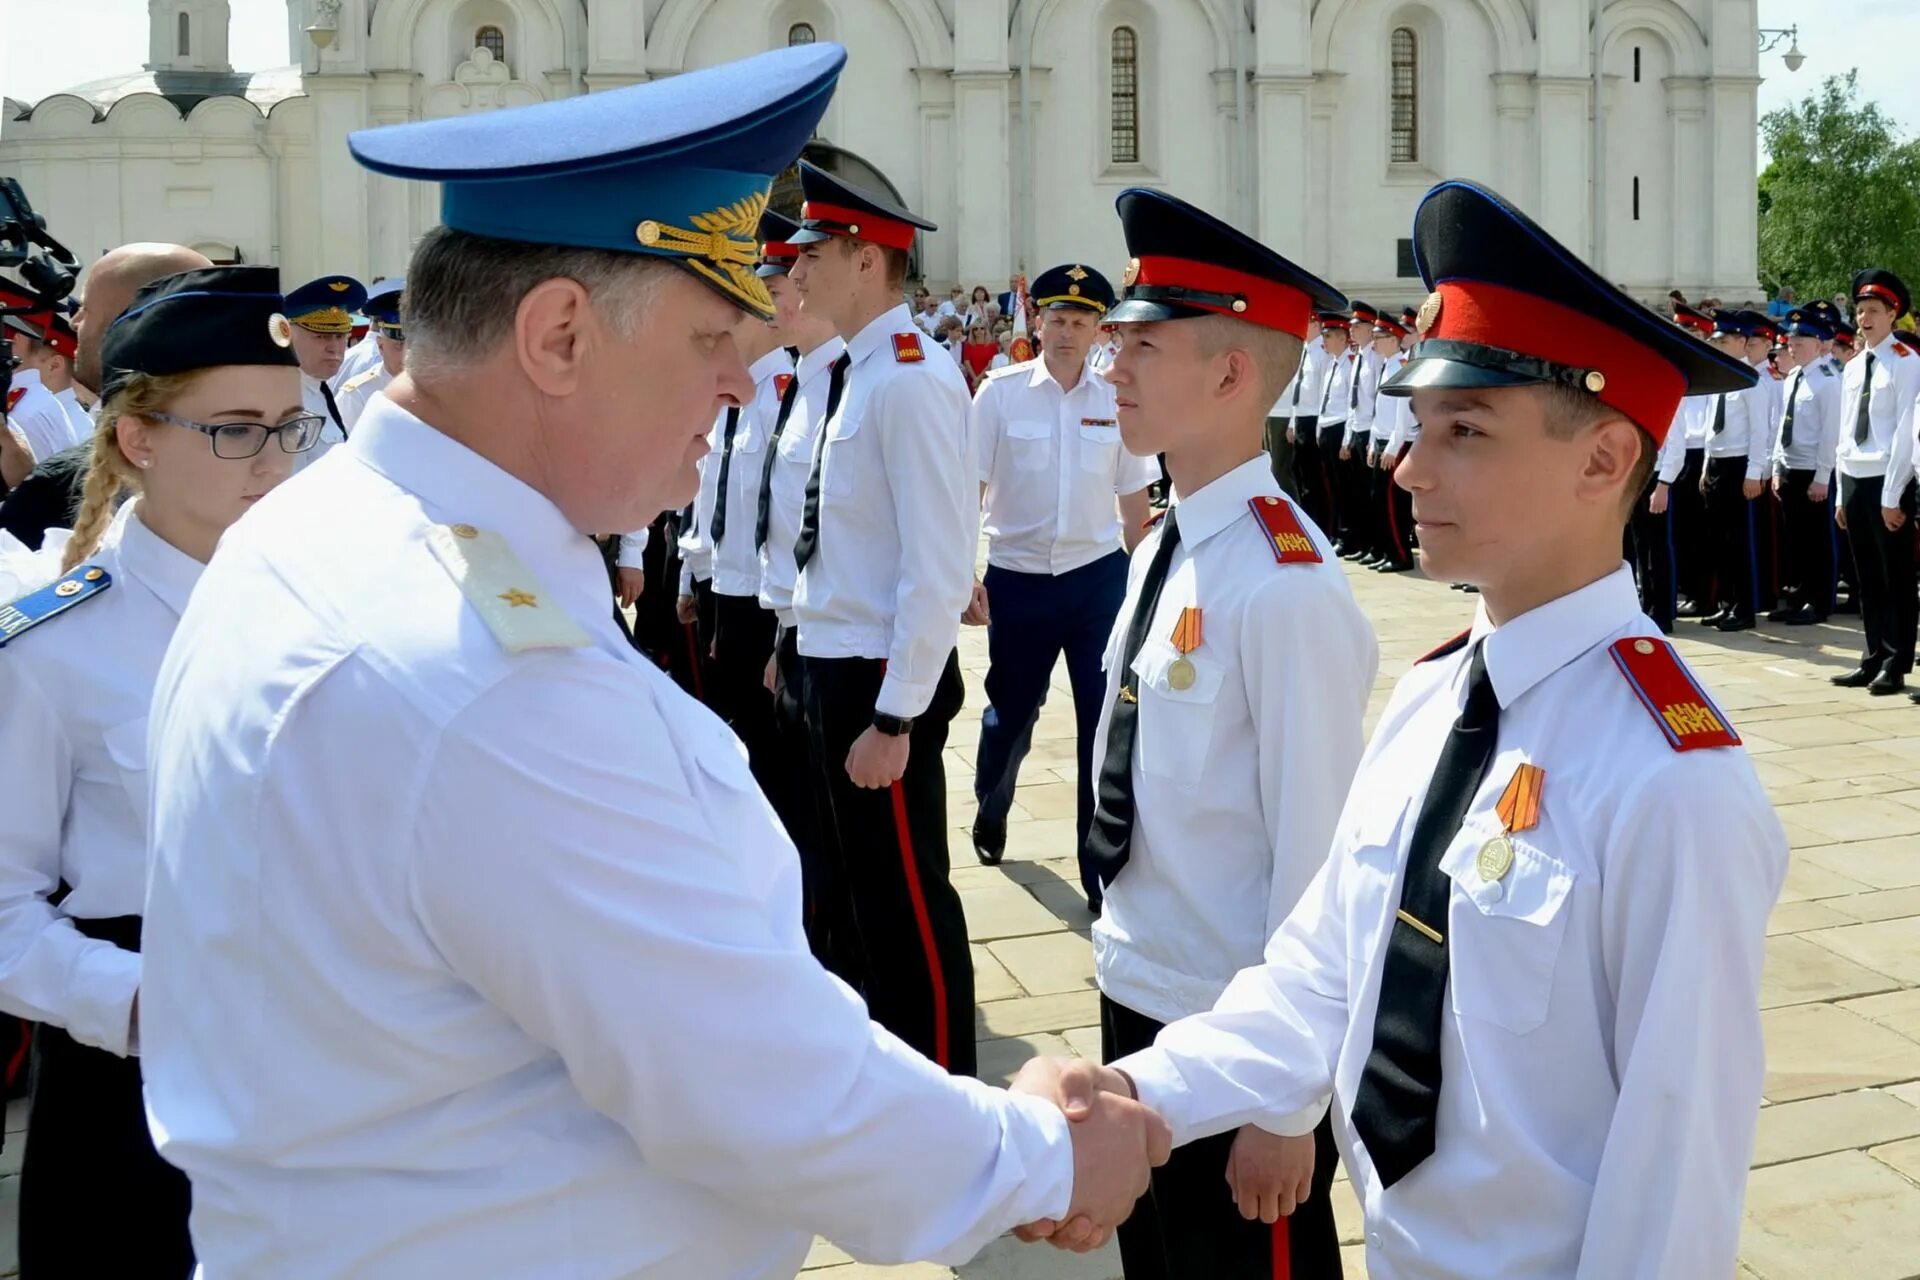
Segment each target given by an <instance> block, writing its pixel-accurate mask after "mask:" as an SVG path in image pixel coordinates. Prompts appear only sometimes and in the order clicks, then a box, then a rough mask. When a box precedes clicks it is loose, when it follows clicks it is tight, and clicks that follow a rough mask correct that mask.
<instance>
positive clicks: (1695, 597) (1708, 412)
mask: <svg viewBox="0 0 1920 1280" xmlns="http://www.w3.org/2000/svg"><path fill="white" fill-rule="evenodd" d="M1673 319H1674V323H1675V324H1678V325H1679V326H1680V327H1681V328H1683V329H1685V330H1686V331H1687V332H1689V333H1691V334H1693V335H1695V336H1696V337H1701V338H1708V337H1711V336H1712V334H1713V317H1712V316H1710V315H1708V314H1707V313H1706V312H1704V311H1699V310H1696V309H1695V308H1693V307H1690V306H1687V305H1686V304H1685V303H1676V304H1675V305H1674V308H1673ZM1679 412H1680V416H1681V419H1683V420H1684V425H1685V428H1686V435H1685V439H1683V440H1681V441H1679V442H1677V444H1676V446H1675V447H1676V448H1677V449H1678V450H1679V453H1678V459H1679V461H1678V467H1677V469H1674V470H1671V471H1670V470H1669V468H1668V467H1667V466H1666V465H1665V458H1664V455H1663V458H1662V463H1661V466H1660V471H1659V477H1660V481H1661V483H1664V484H1665V485H1667V486H1668V489H1669V493H1668V499H1669V500H1670V503H1671V510H1670V512H1669V515H1670V523H1671V525H1672V531H1673V550H1674V590H1675V592H1676V599H1675V601H1674V608H1675V616H1676V617H1681V618H1698V617H1703V616H1704V615H1705V614H1706V613H1708V612H1709V607H1708V603H1709V600H1708V598H1709V596H1710V595H1711V594H1712V592H1711V586H1712V577H1713V570H1712V568H1711V563H1712V561H1711V556H1710V552H1711V548H1712V540H1711V537H1710V535H1709V534H1708V532H1707V524H1706V502H1705V500H1704V499H1703V498H1702V497H1701V495H1700V478H1701V476H1702V475H1703V474H1705V472H1706V468H1707V434H1708V428H1709V427H1710V426H1711V425H1712V420H1713V399H1712V397H1709V396H1687V397H1685V398H1684V399H1682V400H1681V402H1680V411H1679ZM1677 425H1680V424H1679V423H1678V422H1676V426H1677ZM1649 612H1652V611H1651V610H1649ZM1653 617H1654V620H1655V621H1660V620H1661V619H1660V615H1659V614H1658V613H1653Z"/></svg>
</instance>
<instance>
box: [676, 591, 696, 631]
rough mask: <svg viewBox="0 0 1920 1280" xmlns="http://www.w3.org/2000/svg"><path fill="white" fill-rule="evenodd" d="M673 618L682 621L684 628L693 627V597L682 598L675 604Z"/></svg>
mask: <svg viewBox="0 0 1920 1280" xmlns="http://www.w3.org/2000/svg"><path fill="white" fill-rule="evenodd" d="M673 616H674V617H676V618H678V619H680V623H681V625H682V626H687V627H690V626H692V625H693V597H692V596H681V597H680V598H679V599H678V600H675V601H674V602H673Z"/></svg>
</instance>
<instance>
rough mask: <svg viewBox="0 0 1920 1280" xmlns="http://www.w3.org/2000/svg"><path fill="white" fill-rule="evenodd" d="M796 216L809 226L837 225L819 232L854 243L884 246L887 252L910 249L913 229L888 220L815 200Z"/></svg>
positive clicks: (904, 224)
mask: <svg viewBox="0 0 1920 1280" xmlns="http://www.w3.org/2000/svg"><path fill="white" fill-rule="evenodd" d="M800 216H801V217H802V218H804V219H806V220H807V221H809V222H813V221H816V220H817V221H821V222H837V223H839V224H840V225H839V226H838V227H821V228H819V230H821V231H825V232H828V233H829V234H832V235H837V236H848V237H851V238H852V239H855V240H870V241H872V242H873V243H874V244H879V245H885V246H886V247H887V248H889V249H911V248H913V233H914V228H913V227H911V226H909V225H908V224H907V223H904V222H896V221H895V220H894V219H892V218H883V217H881V216H879V215H878V214H873V213H862V212H861V211H860V210H858V209H848V208H846V207H845V206H843V205H837V204H821V203H820V202H819V201H818V200H809V201H807V202H806V203H805V204H803V205H801V206H800Z"/></svg>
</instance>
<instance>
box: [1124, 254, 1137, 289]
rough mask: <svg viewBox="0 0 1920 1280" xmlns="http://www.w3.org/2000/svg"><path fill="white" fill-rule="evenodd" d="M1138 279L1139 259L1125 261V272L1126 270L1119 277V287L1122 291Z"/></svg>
mask: <svg viewBox="0 0 1920 1280" xmlns="http://www.w3.org/2000/svg"><path fill="white" fill-rule="evenodd" d="M1139 278H1140V259H1138V258H1129V259H1127V270H1126V273H1125V274H1124V275H1122V276H1121V277H1120V287H1121V288H1123V289H1124V288H1126V287H1128V286H1129V285H1131V284H1132V283H1133V282H1134V281H1135V280H1138V279H1139Z"/></svg>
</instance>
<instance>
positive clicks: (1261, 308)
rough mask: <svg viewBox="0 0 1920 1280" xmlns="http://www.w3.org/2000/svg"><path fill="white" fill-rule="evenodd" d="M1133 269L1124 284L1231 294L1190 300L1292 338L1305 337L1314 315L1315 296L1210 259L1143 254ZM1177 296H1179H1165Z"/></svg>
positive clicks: (1222, 313) (1217, 312)
mask: <svg viewBox="0 0 1920 1280" xmlns="http://www.w3.org/2000/svg"><path fill="white" fill-rule="evenodd" d="M1134 262H1135V263H1138V264H1139V265H1138V267H1137V268H1132V269H1130V270H1129V272H1128V275H1129V276H1130V277H1131V278H1130V279H1129V280H1128V281H1127V285H1128V286H1129V287H1132V286H1133V285H1150V286H1157V287H1159V288H1162V289H1166V288H1176V289H1193V290H1196V291H1198V292H1201V293H1220V294H1231V295H1233V299H1234V300H1233V302H1232V304H1231V305H1229V306H1211V305H1208V304H1204V303H1191V304H1187V305H1192V306H1195V307H1198V308H1199V309H1200V310H1202V311H1211V312H1214V313H1216V314H1218V315H1223V316H1232V317H1234V318H1235V319H1238V320H1246V321H1248V322H1250V323H1252V324H1257V325H1261V326H1264V327H1265V328H1268V329H1278V330H1280V331H1281V332H1282V333H1290V334H1292V335H1293V336H1294V337H1296V338H1300V339H1305V338H1306V336H1307V321H1308V320H1311V319H1312V318H1313V299H1311V298H1309V297H1308V296H1307V295H1306V294H1304V293H1302V292H1300V291H1299V290H1298V289H1293V288H1289V287H1288V286H1286V285H1284V284H1281V283H1279V282H1278V281H1274V280H1268V279H1266V278H1265V277H1262V276H1253V275H1248V274H1247V273H1246V272H1244V271H1235V270H1233V269H1231V268H1229V267H1221V266H1215V265H1214V264H1213V263H1211V262H1194V261H1192V260H1191V259H1188V258H1164V257H1156V256H1153V255H1147V256H1145V257H1140V258H1136V259H1134ZM1168 301H1177V299H1168Z"/></svg>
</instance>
